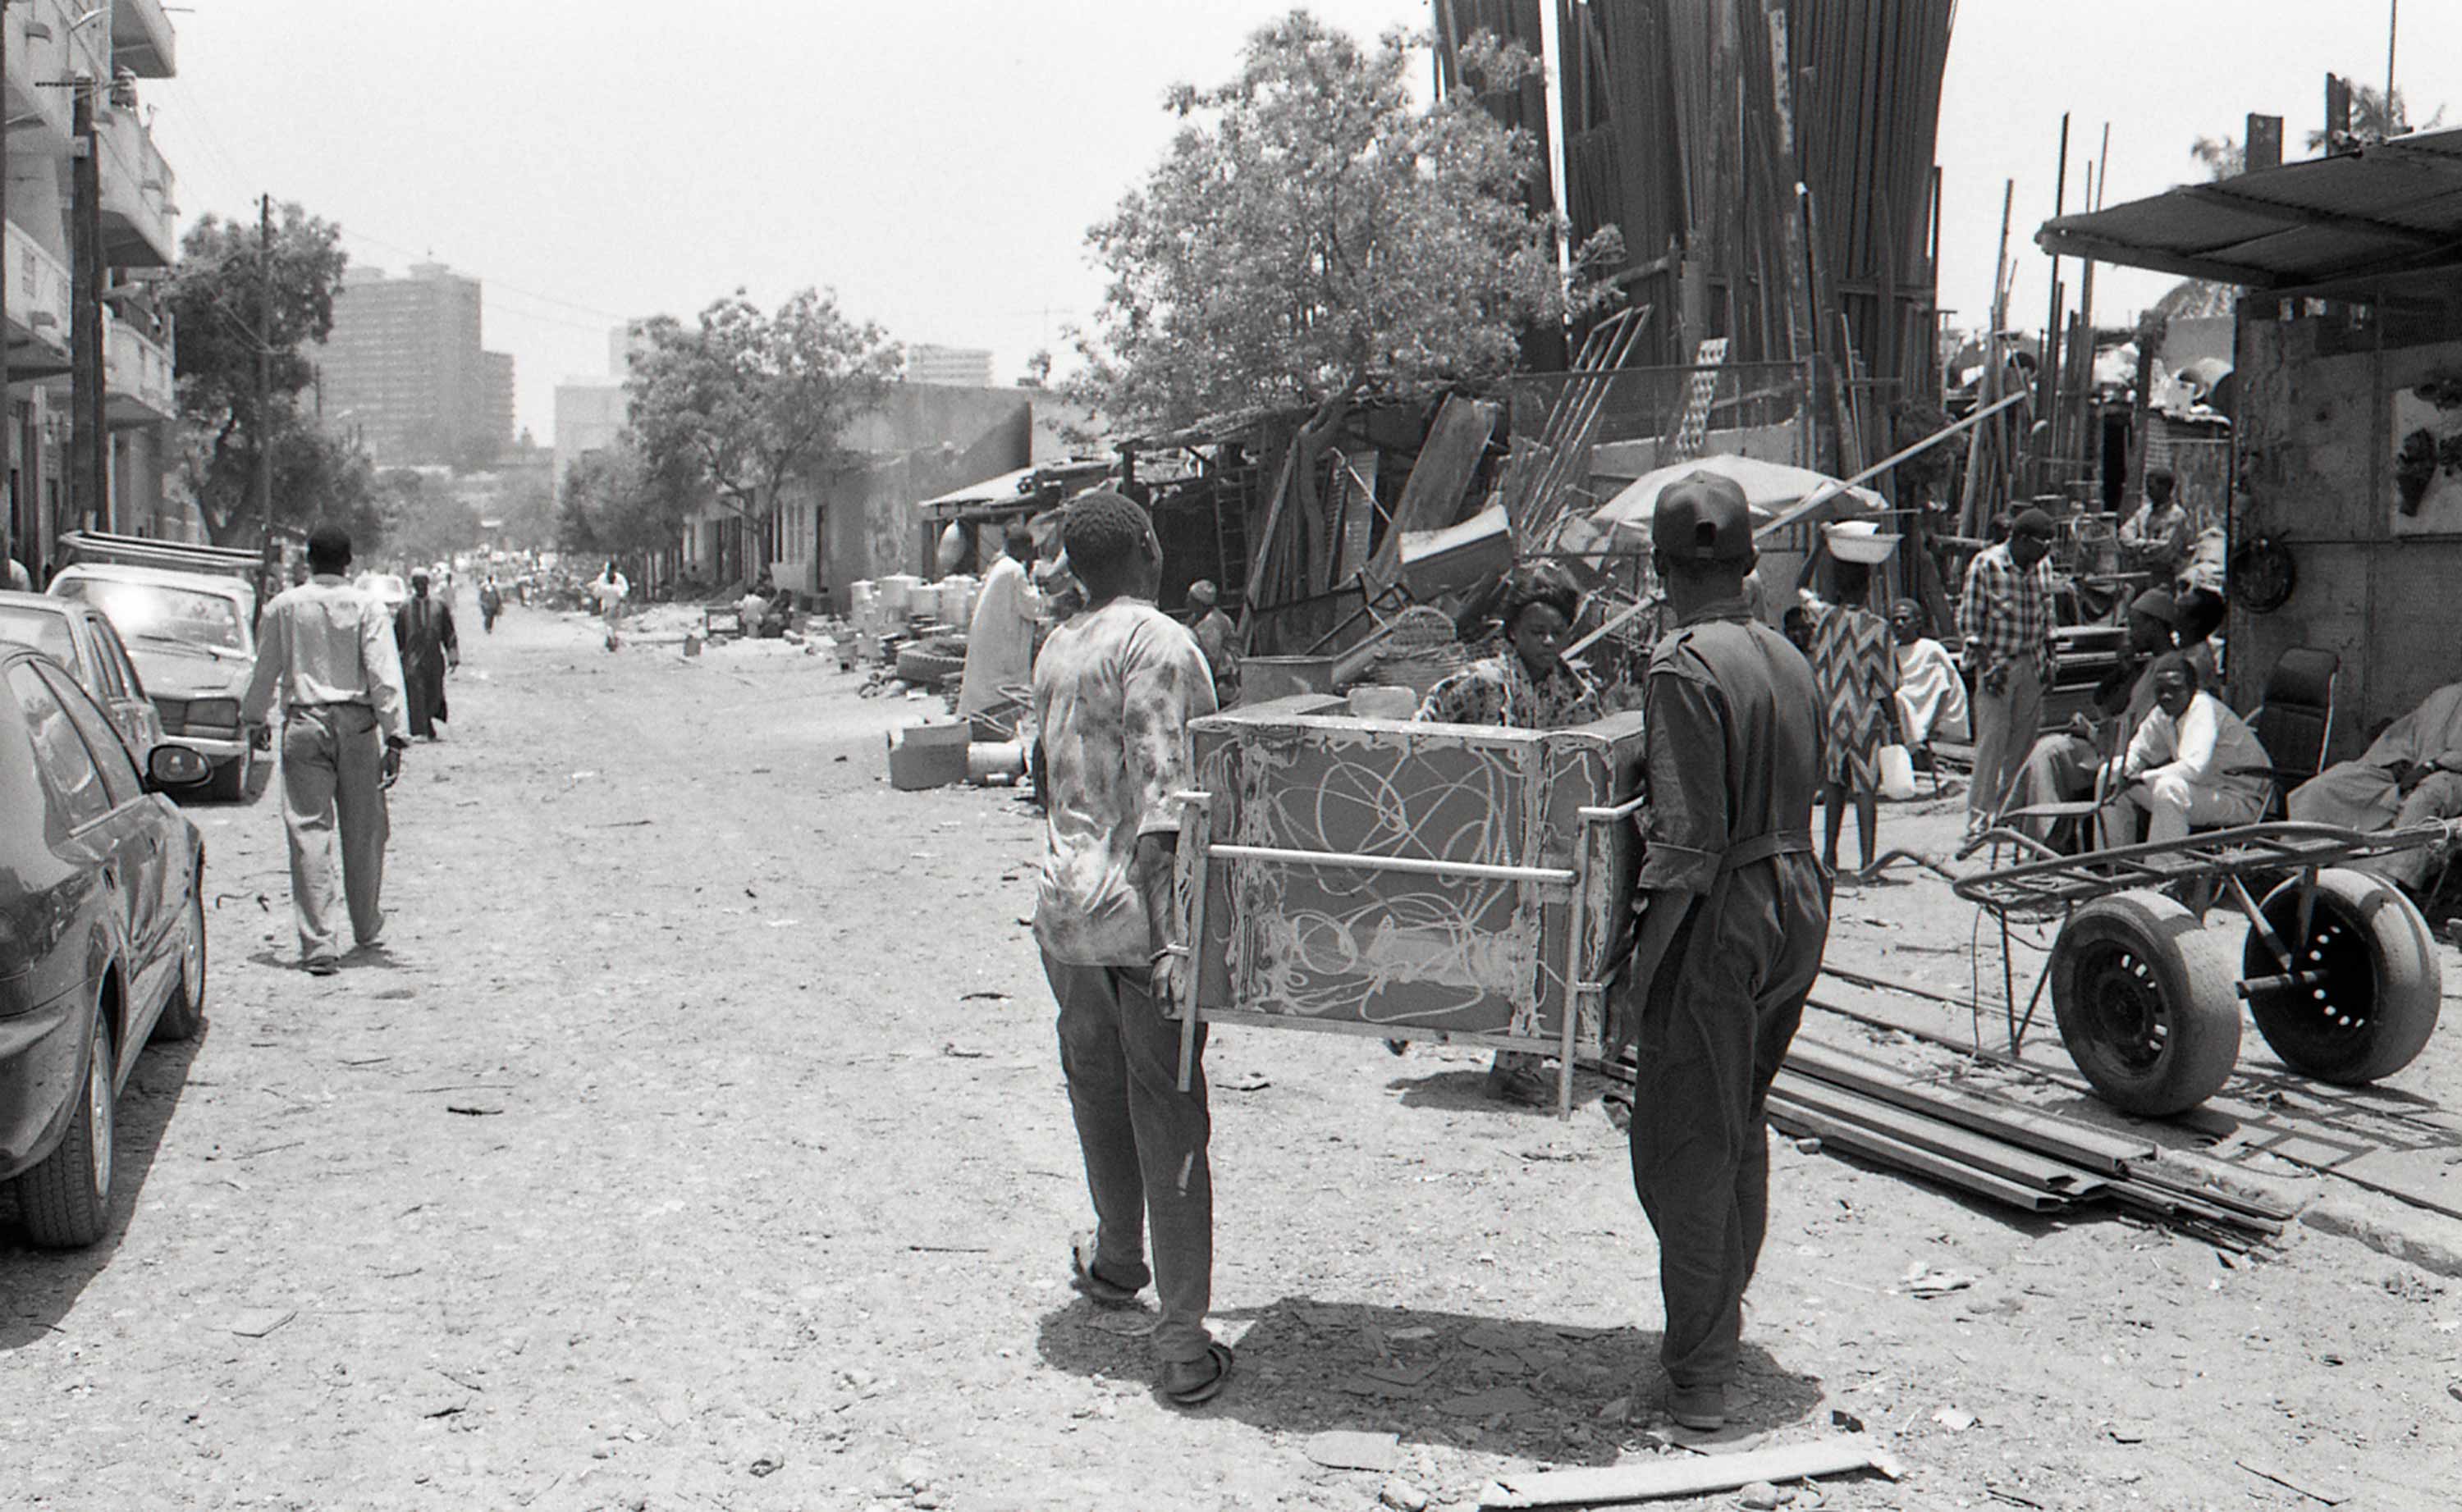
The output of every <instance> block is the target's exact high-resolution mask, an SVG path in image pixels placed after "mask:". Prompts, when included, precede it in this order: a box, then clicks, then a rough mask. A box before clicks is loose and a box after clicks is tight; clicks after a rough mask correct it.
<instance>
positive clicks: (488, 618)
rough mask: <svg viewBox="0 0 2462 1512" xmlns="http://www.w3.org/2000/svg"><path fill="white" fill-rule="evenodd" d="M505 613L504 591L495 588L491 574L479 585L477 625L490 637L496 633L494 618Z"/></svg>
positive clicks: (494, 576) (492, 574)
mask: <svg viewBox="0 0 2462 1512" xmlns="http://www.w3.org/2000/svg"><path fill="white" fill-rule="evenodd" d="M504 612H505V590H504V589H503V588H500V587H498V586H496V575H495V574H494V573H492V572H490V573H488V574H487V576H486V578H485V579H484V580H482V581H481V583H480V584H479V623H480V625H481V627H482V628H485V629H486V632H487V633H488V634H490V635H493V634H495V633H496V616H497V615H499V614H502V613H504Z"/></svg>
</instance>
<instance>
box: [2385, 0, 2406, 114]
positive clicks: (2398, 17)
mask: <svg viewBox="0 0 2462 1512" xmlns="http://www.w3.org/2000/svg"><path fill="white" fill-rule="evenodd" d="M2401 34H2402V0H2386V97H2385V106H2386V130H2387V131H2391V130H2393V45H2394V42H2395V40H2396V39H2397V38H2398V37H2400V36H2401Z"/></svg>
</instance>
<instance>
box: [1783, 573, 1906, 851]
mask: <svg viewBox="0 0 2462 1512" xmlns="http://www.w3.org/2000/svg"><path fill="white" fill-rule="evenodd" d="M1816 560H1817V559H1816ZM1810 572H1811V563H1810V562H1806V563H1805V573H1806V576H1807V578H1808V577H1809V575H1810ZM1829 572H1830V579H1829V586H1830V589H1831V591H1832V592H1834V593H1835V594H1836V595H1837V602H1835V603H1831V602H1829V601H1827V600H1825V599H1822V598H1820V597H1818V596H1817V595H1816V594H1814V593H1813V592H1812V591H1811V590H1810V589H1805V590H1804V592H1803V610H1804V614H1805V616H1806V617H1807V619H1808V620H1809V621H1810V624H1811V628H1812V650H1811V653H1810V654H1811V659H1812V686H1813V688H1814V689H1815V690H1816V691H1817V692H1819V694H1820V696H1821V717H1822V725H1823V732H1824V735H1825V736H1826V739H1825V744H1824V746H1823V750H1824V753H1825V755H1824V757H1823V760H1824V770H1823V772H1822V774H1821V801H1822V803H1823V805H1824V807H1825V810H1826V812H1825V815H1824V816H1823V818H1824V825H1825V839H1824V840H1823V841H1822V845H1821V863H1822V864H1823V865H1825V866H1826V867H1828V868H1830V869H1831V870H1832V871H1835V870H1837V868H1838V836H1839V832H1840V831H1841V830H1843V829H1844V828H1845V827H1846V810H1847V809H1848V807H1850V806H1851V807H1852V808H1853V809H1854V810H1855V833H1856V836H1857V838H1858V839H1860V840H1861V841H1863V843H1864V870H1866V871H1870V870H1871V869H1872V862H1873V861H1874V860H1875V859H1877V858H1878V857H1879V855H1880V838H1879V837H1880V828H1881V748H1882V747H1884V746H1886V745H1888V744H1890V736H1891V735H1892V733H1893V732H1895V731H1896V730H1897V728H1898V701H1897V695H1898V658H1897V652H1896V650H1894V649H1893V648H1892V647H1891V645H1890V626H1889V622H1888V621H1887V620H1884V619H1882V618H1881V617H1880V616H1879V615H1877V614H1875V613H1873V612H1872V611H1871V610H1870V609H1868V608H1867V607H1865V604H1866V602H1867V601H1868V598H1869V597H1870V595H1871V591H1872V569H1871V568H1870V567H1869V566H1868V565H1866V564H1863V563H1861V562H1844V561H1840V560H1838V559H1836V558H1834V557H1833V558H1831V559H1830V564H1829Z"/></svg>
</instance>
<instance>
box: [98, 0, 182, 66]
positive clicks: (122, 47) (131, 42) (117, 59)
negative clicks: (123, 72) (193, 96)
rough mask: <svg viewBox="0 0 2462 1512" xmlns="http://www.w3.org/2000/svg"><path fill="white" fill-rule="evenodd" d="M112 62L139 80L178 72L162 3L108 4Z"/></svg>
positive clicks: (125, 0)
mask: <svg viewBox="0 0 2462 1512" xmlns="http://www.w3.org/2000/svg"><path fill="white" fill-rule="evenodd" d="M111 54H112V61H113V62H114V63H115V64H117V65H118V66H119V67H120V68H124V69H127V70H128V71H129V72H130V73H133V74H135V75H137V76H138V77H139V78H169V77H171V76H172V75H175V74H177V73H179V71H180V61H179V52H178V48H177V43H176V38H175V37H174V35H173V33H172V31H171V18H170V16H169V15H168V14H166V13H165V12H164V11H163V9H162V0H111Z"/></svg>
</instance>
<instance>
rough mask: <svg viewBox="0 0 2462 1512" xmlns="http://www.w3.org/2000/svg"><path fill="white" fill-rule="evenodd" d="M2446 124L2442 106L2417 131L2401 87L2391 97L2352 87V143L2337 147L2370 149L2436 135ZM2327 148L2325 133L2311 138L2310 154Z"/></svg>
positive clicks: (2365, 86) (2366, 86) (2367, 87)
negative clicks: (2421, 133)
mask: <svg viewBox="0 0 2462 1512" xmlns="http://www.w3.org/2000/svg"><path fill="white" fill-rule="evenodd" d="M2444 124H2445V108H2444V107H2443V106H2441V105H2440V106H2438V107H2437V110H2436V114H2435V115H2433V116H2430V117H2428V119H2426V120H2425V121H2422V122H2421V123H2420V124H2419V125H2418V126H2416V127H2414V126H2412V125H2411V123H2410V106H2409V104H2408V101H2406V100H2405V99H2404V98H2403V97H2402V90H2401V89H2400V88H2399V87H2396V88H2395V89H2394V91H2393V92H2392V94H2391V96H2387V94H2386V91H2384V90H2381V89H2378V88H2377V87H2376V86H2375V85H2373V84H2359V83H2354V84H2353V85H2352V86H2351V135H2350V139H2349V141H2348V142H2347V143H2343V144H2337V145H2344V146H2353V147H2365V146H2371V145H2374V144H2375V143H2377V142H2381V141H2389V140H2391V139H2392V138H2396V137H2404V136H2408V135H2409V134H2410V133H2411V132H2412V131H2414V130H2417V131H2434V130H2435V129H2436V128H2437V127H2439V126H2442V125H2444ZM2327 145H2328V143H2327V141H2326V139H2325V133H2324V132H2323V131H2322V129H2321V130H2318V131H2312V132H2310V133H2309V134H2308V150H2309V151H2310V152H2323V151H2324V150H2325V149H2326V147H2327Z"/></svg>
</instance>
